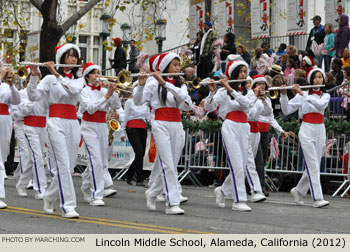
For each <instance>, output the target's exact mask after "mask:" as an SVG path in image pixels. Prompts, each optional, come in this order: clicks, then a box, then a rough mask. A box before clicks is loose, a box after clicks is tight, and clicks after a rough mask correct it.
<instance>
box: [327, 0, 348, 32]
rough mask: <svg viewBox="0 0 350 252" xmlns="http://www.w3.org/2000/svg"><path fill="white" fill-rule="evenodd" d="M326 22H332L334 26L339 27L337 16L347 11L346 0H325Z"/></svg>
mask: <svg viewBox="0 0 350 252" xmlns="http://www.w3.org/2000/svg"><path fill="white" fill-rule="evenodd" d="M325 1H326V2H325V8H324V10H325V24H327V23H331V24H333V25H334V28H336V29H337V28H339V25H338V22H337V18H338V16H340V15H341V14H343V13H344V12H345V1H344V0H325Z"/></svg>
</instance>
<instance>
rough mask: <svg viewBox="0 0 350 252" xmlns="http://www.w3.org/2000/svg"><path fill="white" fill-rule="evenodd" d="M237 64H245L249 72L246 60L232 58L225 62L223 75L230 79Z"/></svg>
mask: <svg viewBox="0 0 350 252" xmlns="http://www.w3.org/2000/svg"><path fill="white" fill-rule="evenodd" d="M238 66H246V67H247V72H249V66H248V64H247V62H245V61H242V60H234V61H231V62H229V63H228V64H227V66H226V71H225V75H226V77H227V78H228V79H230V78H231V77H230V76H231V74H232V72H233V71H234V70H235V69H236V68H237V67H238Z"/></svg>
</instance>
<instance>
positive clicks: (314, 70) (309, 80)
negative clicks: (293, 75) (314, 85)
mask: <svg viewBox="0 0 350 252" xmlns="http://www.w3.org/2000/svg"><path fill="white" fill-rule="evenodd" d="M314 72H321V74H322V75H323V79H325V78H326V74H325V73H324V71H323V70H322V69H321V68H318V67H315V68H313V69H312V70H310V71H309V73H308V74H307V76H306V78H307V82H308V83H310V84H311V75H312V74H313V73H314Z"/></svg>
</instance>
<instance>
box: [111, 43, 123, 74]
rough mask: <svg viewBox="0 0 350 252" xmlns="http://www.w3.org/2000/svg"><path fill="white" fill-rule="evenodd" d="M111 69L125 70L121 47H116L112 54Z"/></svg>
mask: <svg viewBox="0 0 350 252" xmlns="http://www.w3.org/2000/svg"><path fill="white" fill-rule="evenodd" d="M112 62H113V65H112V67H113V68H114V69H115V70H117V69H126V54H125V51H124V49H123V47H122V46H120V45H118V46H117V48H116V49H115V52H114V59H113V60H112Z"/></svg>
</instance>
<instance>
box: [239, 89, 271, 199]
mask: <svg viewBox="0 0 350 252" xmlns="http://www.w3.org/2000/svg"><path fill="white" fill-rule="evenodd" d="M247 97H248V98H249V99H250V109H249V113H248V123H249V124H250V133H249V148H248V159H247V165H246V167H245V169H244V170H245V174H246V176H247V179H248V182H249V186H250V189H251V191H252V192H257V193H262V189H261V184H260V179H259V175H258V173H257V171H256V166H255V156H256V154H257V152H258V148H259V142H260V132H259V122H258V121H259V116H260V115H265V116H268V115H269V114H271V113H273V110H272V106H271V104H269V103H268V100H267V99H268V98H266V99H265V100H264V101H262V100H259V99H258V98H257V97H256V96H255V94H254V91H252V90H250V91H249V92H248V94H247Z"/></svg>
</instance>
